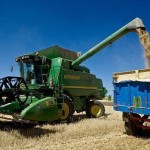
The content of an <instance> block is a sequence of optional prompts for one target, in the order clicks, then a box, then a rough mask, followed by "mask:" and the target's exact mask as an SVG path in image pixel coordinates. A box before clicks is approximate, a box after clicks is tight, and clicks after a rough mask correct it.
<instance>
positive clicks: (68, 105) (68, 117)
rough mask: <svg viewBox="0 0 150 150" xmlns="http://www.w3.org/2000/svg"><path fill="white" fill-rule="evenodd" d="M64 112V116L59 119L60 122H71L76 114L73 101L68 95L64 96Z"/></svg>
mask: <svg viewBox="0 0 150 150" xmlns="http://www.w3.org/2000/svg"><path fill="white" fill-rule="evenodd" d="M62 111H63V114H62V115H61V116H60V117H59V120H60V121H67V122H71V121H72V117H73V113H74V107H73V102H72V100H71V99H70V98H69V96H67V95H65V96H64V102H63V103H62Z"/></svg>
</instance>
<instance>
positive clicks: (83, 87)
mask: <svg viewBox="0 0 150 150" xmlns="http://www.w3.org/2000/svg"><path fill="white" fill-rule="evenodd" d="M63 88H66V89H69V88H70V89H92V90H98V89H97V87H89V86H63Z"/></svg>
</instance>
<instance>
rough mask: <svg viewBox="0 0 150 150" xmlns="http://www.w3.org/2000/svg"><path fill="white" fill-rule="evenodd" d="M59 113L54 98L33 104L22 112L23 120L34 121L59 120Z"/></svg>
mask: <svg viewBox="0 0 150 150" xmlns="http://www.w3.org/2000/svg"><path fill="white" fill-rule="evenodd" d="M58 112H59V111H58V107H57V103H56V102H55V100H54V98H52V97H47V98H44V99H41V100H39V101H37V102H34V103H31V104H30V105H29V106H28V107H27V108H25V109H24V110H23V111H22V112H21V118H22V119H25V120H32V121H53V120H57V119H58Z"/></svg>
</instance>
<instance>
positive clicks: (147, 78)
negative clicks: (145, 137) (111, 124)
mask: <svg viewBox="0 0 150 150" xmlns="http://www.w3.org/2000/svg"><path fill="white" fill-rule="evenodd" d="M113 78H114V109H115V110H116V111H121V112H123V121H124V122H125V124H124V126H125V130H126V133H127V134H129V135H142V134H143V133H148V132H150V118H149V116H150V69H145V70H133V71H128V72H121V73H115V74H114V76H113ZM144 131H145V132H144Z"/></svg>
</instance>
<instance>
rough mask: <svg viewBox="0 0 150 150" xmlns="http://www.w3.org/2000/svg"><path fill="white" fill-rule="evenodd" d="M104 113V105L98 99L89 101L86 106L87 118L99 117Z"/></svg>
mask: <svg viewBox="0 0 150 150" xmlns="http://www.w3.org/2000/svg"><path fill="white" fill-rule="evenodd" d="M104 114H105V107H104V105H103V104H102V103H101V102H100V101H90V102H89V103H88V105H87V108H86V115H87V117H89V118H99V117H101V116H103V115H104Z"/></svg>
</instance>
